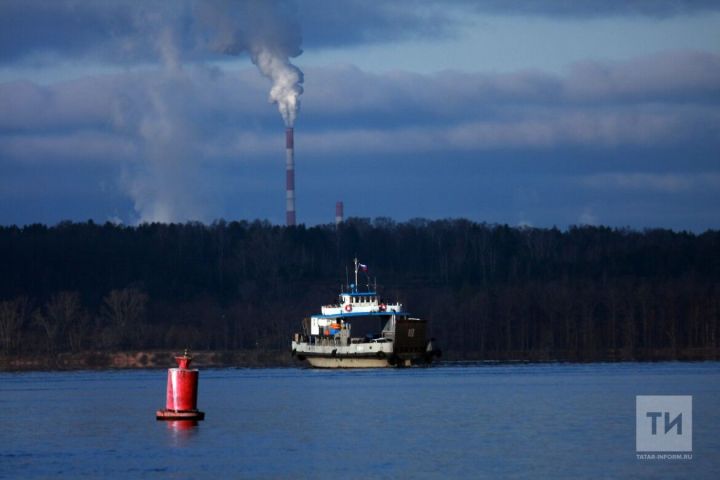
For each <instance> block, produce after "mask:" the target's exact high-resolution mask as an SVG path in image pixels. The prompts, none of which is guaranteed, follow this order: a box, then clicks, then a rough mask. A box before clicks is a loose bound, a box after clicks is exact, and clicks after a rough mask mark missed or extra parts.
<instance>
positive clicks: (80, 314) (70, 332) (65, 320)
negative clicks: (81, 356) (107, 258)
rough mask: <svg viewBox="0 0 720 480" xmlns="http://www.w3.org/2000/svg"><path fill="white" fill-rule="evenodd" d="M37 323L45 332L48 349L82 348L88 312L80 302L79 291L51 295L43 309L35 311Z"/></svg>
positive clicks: (49, 351)
mask: <svg viewBox="0 0 720 480" xmlns="http://www.w3.org/2000/svg"><path fill="white" fill-rule="evenodd" d="M34 317H35V323H37V324H38V325H39V326H40V327H41V328H42V329H43V331H44V332H45V336H46V337H47V342H48V344H47V351H48V353H54V352H55V351H57V350H64V349H65V348H66V347H68V346H69V347H70V348H72V349H73V350H76V351H77V350H79V349H80V348H81V338H82V336H83V328H84V325H85V324H86V323H87V320H86V319H87V314H86V313H85V311H84V310H83V307H82V304H81V303H80V295H79V294H78V292H68V291H62V292H58V293H56V294H54V295H53V296H51V297H50V300H48V302H47V303H46V304H45V308H44V309H43V311H37V312H35V315H34Z"/></svg>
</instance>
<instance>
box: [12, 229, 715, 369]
mask: <svg viewBox="0 0 720 480" xmlns="http://www.w3.org/2000/svg"><path fill="white" fill-rule="evenodd" d="M356 255H357V257H358V258H359V259H360V260H361V261H362V262H363V263H366V264H368V265H369V267H370V274H371V275H372V277H373V279H374V278H375V276H377V280H378V283H379V285H378V286H379V288H380V290H381V292H382V293H384V295H385V297H386V298H387V299H389V300H392V299H395V298H398V299H399V300H400V301H403V302H405V303H406V304H407V306H408V307H409V309H410V310H411V311H413V312H414V313H416V314H417V315H418V316H421V317H423V318H426V319H428V320H429V322H430V323H429V328H430V333H431V335H432V336H434V337H435V338H437V339H438V340H439V341H440V344H441V345H442V347H443V349H444V351H445V352H446V354H447V356H446V358H458V359H460V358H465V359H501V360H502V359H527V360H553V359H556V360H572V361H593V360H630V359H638V360H650V359H711V358H718V357H719V356H720V355H719V352H720V339H719V338H718V334H719V333H720V332H719V329H720V232H718V231H707V232H705V233H703V234H699V235H696V234H691V233H686V232H682V233H677V232H672V231H668V230H646V231H643V232H638V231H633V230H617V229H615V230H613V229H610V228H605V227H576V228H570V229H569V230H567V231H561V230H558V229H555V228H553V229H537V228H511V227H508V226H505V225H487V224H478V223H473V222H470V221H467V220H439V221H429V220H412V221H409V222H406V223H396V222H394V221H392V220H390V219H386V218H378V219H375V220H374V221H370V220H366V219H350V220H348V221H346V222H345V223H343V224H342V225H340V227H339V228H337V229H336V228H335V226H331V225H326V226H317V227H312V228H306V227H304V226H300V227H280V226H275V225H271V224H269V223H267V222H260V221H256V222H229V223H227V222H224V221H219V222H215V223H213V224H212V225H209V226H208V225H203V224H200V223H187V224H143V225H140V226H137V227H126V226H119V225H114V224H110V223H106V224H104V225H99V224H95V223H93V222H87V223H71V222H63V223H60V224H58V225H56V226H54V227H48V226H44V225H30V226H26V227H14V226H13V227H0V355H4V356H5V357H6V358H7V357H12V356H32V355H50V356H53V355H58V354H61V353H63V352H84V351H122V350H141V349H181V348H184V347H186V346H190V347H192V348H193V349H202V350H218V351H231V350H252V349H267V350H277V349H286V348H288V345H289V341H290V337H291V334H292V332H294V331H296V330H298V328H299V325H300V320H301V318H302V317H303V316H307V315H309V314H310V313H315V312H317V311H318V310H319V306H320V305H321V304H326V303H329V302H331V301H333V299H335V298H336V296H337V294H338V293H339V289H340V284H341V283H344V282H345V272H346V267H350V265H351V262H352V258H353V257H355V256H356Z"/></svg>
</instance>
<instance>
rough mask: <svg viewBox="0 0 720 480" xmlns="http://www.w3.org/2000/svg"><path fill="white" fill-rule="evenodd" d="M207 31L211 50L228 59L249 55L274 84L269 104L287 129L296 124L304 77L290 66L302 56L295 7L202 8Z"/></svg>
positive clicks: (258, 3)
mask: <svg viewBox="0 0 720 480" xmlns="http://www.w3.org/2000/svg"><path fill="white" fill-rule="evenodd" d="M202 6H203V7H204V8H203V10H202V12H201V16H202V19H203V20H204V24H205V27H206V28H207V29H208V30H211V31H213V34H212V35H211V38H213V37H214V38H213V39H212V40H211V43H210V48H211V49H212V50H214V51H217V52H221V53H224V54H227V55H240V54H242V53H248V54H249V55H250V58H251V60H252V62H253V63H254V64H255V65H256V66H257V67H258V70H260V73H262V74H263V75H264V76H265V77H267V78H269V79H270V81H271V82H272V86H271V88H270V94H269V97H268V101H270V102H271V103H275V104H277V106H278V110H279V111H280V114H281V115H282V117H283V120H284V121H285V125H286V126H288V127H292V126H293V125H294V124H295V118H296V117H297V114H298V110H299V109H300V95H301V94H302V93H303V87H302V83H303V73H302V71H300V69H299V68H298V67H296V66H295V65H293V64H292V63H290V59H291V58H294V57H297V56H299V55H300V54H301V53H302V50H301V49H300V44H301V42H302V37H301V35H300V27H299V25H298V24H297V22H296V21H295V18H296V15H295V11H294V7H293V4H291V3H290V2H286V1H282V0H278V1H263V0H255V1H247V2H243V3H240V4H237V3H231V2H229V1H223V0H217V1H214V2H209V3H204V4H202Z"/></svg>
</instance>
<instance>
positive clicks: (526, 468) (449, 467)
mask: <svg viewBox="0 0 720 480" xmlns="http://www.w3.org/2000/svg"><path fill="white" fill-rule="evenodd" d="M719 367H720V364H719V363H716V362H715V363H656V364H637V363H626V364H590V365H576V364H538V365H478V364H468V365H457V364H445V365H440V366H436V367H432V368H423V369H405V370H362V371H324V370H311V369H217V370H203V371H201V374H200V393H199V402H198V403H199V407H200V409H201V410H204V411H205V412H206V415H207V416H206V419H205V421H203V422H200V423H199V425H198V426H196V427H192V426H190V427H188V426H187V425H181V424H172V423H167V422H158V421H156V420H155V417H154V414H155V410H157V409H158V408H163V407H164V401H165V381H166V375H165V372H164V371H161V370H147V371H92V372H37V373H2V374H0V477H4V478H24V479H33V478H50V477H53V478H123V479H125V478H213V479H220V478H241V477H242V478H289V477H294V478H331V477H339V478H448V477H449V478H621V477H633V478H659V477H660V478H662V477H667V478H670V477H672V478H677V477H685V478H720V415H719V414H718V411H717V410H718V408H719V407H720V368H719ZM636 395H692V396H693V430H694V431H693V459H692V460H684V461H647V460H638V459H637V458H636V452H635V396H636Z"/></svg>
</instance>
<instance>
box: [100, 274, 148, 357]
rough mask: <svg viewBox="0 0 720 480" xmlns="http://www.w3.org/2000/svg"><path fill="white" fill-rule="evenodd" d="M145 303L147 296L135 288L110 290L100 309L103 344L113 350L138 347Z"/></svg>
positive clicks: (145, 307)
mask: <svg viewBox="0 0 720 480" xmlns="http://www.w3.org/2000/svg"><path fill="white" fill-rule="evenodd" d="M147 303H148V296H147V294H146V293H144V292H141V291H140V290H137V289H135V288H124V289H122V290H112V291H111V292H110V293H109V294H108V295H106V296H105V298H104V299H103V305H102V307H101V308H100V320H101V322H102V323H103V324H104V328H103V341H104V343H105V344H106V345H107V346H109V347H114V348H117V347H120V348H125V347H128V346H136V345H138V341H139V340H140V338H141V337H142V329H143V327H144V323H145V312H146V309H147Z"/></svg>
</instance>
